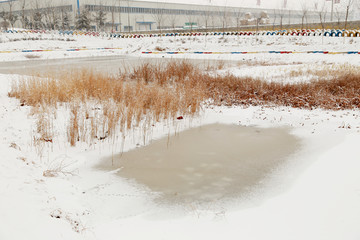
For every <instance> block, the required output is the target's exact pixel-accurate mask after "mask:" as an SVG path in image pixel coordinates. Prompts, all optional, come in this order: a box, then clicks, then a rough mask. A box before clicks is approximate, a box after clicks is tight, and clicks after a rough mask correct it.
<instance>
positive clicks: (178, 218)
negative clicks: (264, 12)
mask: <svg viewBox="0 0 360 240" xmlns="http://www.w3.org/2000/svg"><path fill="white" fill-rule="evenodd" d="M15 37H16V34H15V35H14V34H2V35H0V39H1V43H0V51H13V50H21V49H53V50H54V49H56V51H54V52H38V53H20V52H17V53H0V61H1V62H4V61H18V60H25V59H29V60H32V59H31V58H29V57H26V55H27V54H35V55H37V56H38V58H40V59H53V58H64V57H93V56H108V55H120V54H128V55H131V56H142V57H149V56H148V55H142V54H141V52H142V51H156V49H155V48H156V47H162V48H165V49H166V51H234V50H235V51H255V50H256V51H263V50H264V51H265V50H291V51H307V50H326V51H347V50H351V51H358V50H360V40H358V39H356V38H354V39H352V38H346V39H345V40H344V39H343V38H324V39H322V38H321V37H320V38H318V37H304V38H302V37H288V36H280V37H279V36H276V37H267V36H264V37H261V38H260V37H259V38H260V40H259V39H258V40H256V37H252V36H251V37H239V38H238V37H226V38H225V39H222V38H220V37H208V38H207V39H206V41H205V39H204V38H203V37H191V38H188V37H186V38H172V37H168V38H167V37H163V38H144V39H101V38H95V37H85V36H79V37H74V38H73V40H74V41H59V40H56V39H55V38H58V36H54V39H55V40H52V39H47V40H26V41H10V40H9V39H11V38H15ZM259 41H261V42H259ZM84 47H86V48H104V47H109V48H122V49H121V50H100V51H98V50H87V51H79V52H67V51H66V49H70V48H84ZM154 56H156V57H159V56H161V57H162V56H165V57H186V58H214V59H222V60H234V61H237V62H240V64H239V65H238V67H236V68H234V66H232V67H231V68H228V67H227V66H226V65H225V66H222V67H221V68H222V69H221V70H219V71H218V73H220V74H222V73H224V72H232V73H234V74H236V75H239V76H247V75H251V76H255V77H258V78H263V79H265V80H267V81H286V82H291V81H296V82H298V81H306V80H308V79H309V78H310V77H309V75H306V74H305V75H304V76H303V79H301V76H298V75H296V74H294V73H292V72H293V71H300V70H301V71H304V72H307V71H308V69H314V68H315V69H319V68H324V69H325V70H326V69H327V67H328V68H330V69H331V68H333V69H336V67H337V65H336V64H339V63H341V64H343V63H346V64H352V65H355V66H358V65H359V64H360V61H359V59H360V56H358V55H331V56H330V55H314V54H293V55H272V54H252V55H226V54H220V55H207V56H204V55H191V54H188V55H177V56H170V55H167V54H164V55H162V54H160V55H158V54H157V55H153V56H152V57H154ZM35 61H36V60H35ZM327 64H335V65H330V66H326V65H327ZM299 69H300V70H299ZM349 69H350V68H349ZM291 74H292V75H291ZM294 75H296V76H295V77H293V78H290V77H289V76H294ZM285 76H287V77H288V79H284V77H285ZM18 78H19V76H17V75H4V74H0V102H1V106H0V118H1V125H0V132H1V135H2V138H0V149H1V151H0V154H1V161H0V226H1V227H0V239H6V240H10V239H16V240H19V239H66V240H68V239H89V240H92V239H104V240H105V239H106V240H109V239H120V238H122V239H145V238H146V239H219V238H221V239H277V240H278V239H286V240H287V239H316V240H319V239H324V240H329V239H334V240H335V239H347V240H348V239H349V240H358V239H360V227H359V226H360V174H359V172H360V149H359V147H358V146H359V143H360V112H359V109H355V110H343V111H327V110H321V109H317V110H311V111H310V110H301V109H293V108H288V107H261V106H256V107H248V108H243V107H213V108H204V109H203V111H202V112H201V114H200V116H198V117H195V118H194V119H184V120H179V121H176V122H175V123H173V124H168V123H158V124H157V125H155V126H154V127H153V129H152V131H151V132H152V135H151V137H152V138H153V139H158V138H161V137H165V136H167V134H168V133H169V131H170V132H174V131H175V130H174V129H177V130H179V129H180V130H182V129H187V128H189V127H196V126H200V125H204V124H210V123H215V122H218V123H225V124H240V125H244V126H258V127H262V128H269V127H284V126H285V127H288V128H289V129H290V132H291V134H293V135H294V136H296V137H298V138H299V139H300V140H301V146H299V150H298V151H297V152H296V153H294V154H293V155H292V156H291V157H290V159H288V161H287V163H286V164H284V165H283V166H282V167H281V168H279V169H276V171H275V172H274V174H273V175H272V176H269V177H268V178H267V179H266V181H267V182H266V184H265V187H263V188H261V189H254V191H253V192H252V193H250V195H248V196H245V197H243V198H241V199H239V200H238V201H235V202H232V203H226V204H224V203H221V202H219V203H218V202H215V203H213V204H212V205H209V204H205V205H201V204H194V205H191V206H188V205H185V206H180V207H179V206H176V207H175V206H174V207H169V206H162V205H161V204H158V203H156V202H155V201H153V199H154V193H151V192H149V191H148V190H147V189H145V188H143V187H140V186H138V185H135V184H133V183H129V182H128V181H126V180H125V179H121V178H119V177H118V176H117V174H116V172H117V171H111V172H104V171H101V170H98V169H96V168H95V166H96V165H97V164H99V162H101V161H102V160H103V159H104V158H106V157H108V156H109V155H110V156H111V155H112V154H113V148H112V146H111V144H109V143H107V142H104V143H101V142H99V143H98V144H97V145H95V146H86V145H79V146H77V147H70V146H68V144H67V143H65V142H63V143H62V142H54V143H46V144H42V145H41V144H40V145H39V144H36V143H34V141H33V137H34V125H35V121H36V119H35V117H34V116H33V115H32V114H31V108H30V107H27V106H20V103H19V101H18V100H16V99H12V98H9V97H8V96H7V93H8V91H9V89H10V84H11V82H12V81H14V80H16V79H18ZM61 117H62V115H61V114H59V115H58V120H57V122H56V123H55V126H54V129H57V130H58V131H59V134H60V132H61V130H63V129H64V124H63V123H62V122H61ZM175 126H176V127H175ZM138 132H140V131H137V130H136V129H134V131H133V132H132V133H131V136H132V140H130V141H127V142H126V144H125V146H124V150H125V151H127V150H129V149H133V148H135V147H136V146H137V144H139V142H141V140H140V139H139V138H140V136H139V134H138ZM140 144H141V143H140ZM284 147H286V146H284ZM259 151H261V149H259ZM39 153H41V157H39Z"/></svg>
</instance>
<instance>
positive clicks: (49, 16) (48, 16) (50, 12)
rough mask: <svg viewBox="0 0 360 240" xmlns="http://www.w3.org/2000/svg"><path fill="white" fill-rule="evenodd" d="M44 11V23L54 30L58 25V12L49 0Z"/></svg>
mask: <svg viewBox="0 0 360 240" xmlns="http://www.w3.org/2000/svg"><path fill="white" fill-rule="evenodd" d="M45 7H46V11H44V17H45V23H46V24H45V25H46V27H47V28H48V29H52V30H55V29H57V28H58V27H59V12H58V9H56V7H55V6H54V5H53V3H52V2H51V1H48V2H47V3H46V5H45Z"/></svg>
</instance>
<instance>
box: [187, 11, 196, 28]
mask: <svg viewBox="0 0 360 240" xmlns="http://www.w3.org/2000/svg"><path fill="white" fill-rule="evenodd" d="M186 19H187V21H188V22H187V24H188V25H189V27H190V31H191V32H192V30H193V27H194V20H195V15H194V12H193V11H192V10H187V11H186Z"/></svg>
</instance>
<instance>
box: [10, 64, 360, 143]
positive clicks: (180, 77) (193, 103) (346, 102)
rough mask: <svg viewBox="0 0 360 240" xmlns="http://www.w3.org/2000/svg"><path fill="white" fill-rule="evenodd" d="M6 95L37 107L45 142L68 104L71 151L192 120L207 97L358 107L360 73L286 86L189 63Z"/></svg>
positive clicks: (73, 77) (35, 85)
mask: <svg viewBox="0 0 360 240" xmlns="http://www.w3.org/2000/svg"><path fill="white" fill-rule="evenodd" d="M318 79H320V80H318ZM9 96H10V97H16V98H18V99H20V102H21V104H22V105H29V106H33V107H35V108H37V109H38V110H37V112H39V113H38V114H37V116H38V118H39V120H38V123H39V126H40V125H41V126H40V127H38V133H39V135H40V137H39V138H40V139H44V140H46V141H50V140H51V135H52V134H53V132H54V131H53V130H51V129H50V128H51V124H50V125H49V124H47V123H46V121H49V122H51V119H49V118H51V117H53V118H55V117H56V111H50V110H48V109H49V108H52V109H56V108H59V107H64V106H65V108H66V109H67V112H68V115H69V117H68V118H67V119H68V122H67V123H66V124H67V126H68V127H67V137H68V141H69V143H70V144H71V145H72V146H74V145H75V144H76V142H78V141H81V142H86V143H90V144H91V143H92V142H93V141H94V140H96V139H98V140H104V139H112V140H114V139H116V138H117V136H118V135H119V133H124V132H126V131H127V130H129V129H132V128H133V127H136V126H139V124H140V123H141V124H144V126H148V127H150V126H151V125H153V124H154V123H156V122H159V121H161V120H166V119H176V118H177V117H178V116H193V115H194V114H196V113H198V112H199V110H200V108H201V105H202V103H204V102H205V100H209V99H210V100H211V101H207V102H212V104H214V105H227V106H232V105H246V106H249V105H272V106H274V105H275V106H277V105H282V106H290V107H295V108H306V109H313V108H323V109H331V110H340V109H352V108H360V76H359V75H358V74H357V72H356V71H355V73H354V71H352V70H351V71H342V72H341V73H340V74H339V75H333V76H331V79H329V74H324V78H323V79H322V77H321V74H320V76H318V77H317V80H316V81H315V80H314V81H312V82H307V83H297V84H289V83H287V84H285V83H279V82H270V83H269V82H265V81H261V80H259V79H253V78H251V77H245V78H239V77H235V76H233V75H231V74H228V75H226V76H223V75H215V76H214V75H209V74H206V73H204V72H202V71H200V70H199V69H197V68H196V67H195V66H193V65H192V64H190V63H188V62H186V61H182V62H170V63H168V64H167V65H151V64H148V63H146V64H143V65H141V66H139V67H135V68H134V69H133V70H132V71H129V72H125V73H121V74H120V75H119V76H116V77H114V76H108V75H105V74H101V73H96V72H92V71H88V70H82V71H75V72H67V73H66V74H64V77H62V78H55V77H46V78H44V77H43V78H39V77H32V78H30V79H23V80H20V81H17V82H15V83H14V84H13V86H12V89H11V91H10V92H9ZM41 109H43V110H41ZM45 111H47V112H48V114H45V113H44V112H45ZM44 114H45V115H44ZM44 127H45V130H44V129H43V128H44ZM145 132H146V131H144V134H146V133H145Z"/></svg>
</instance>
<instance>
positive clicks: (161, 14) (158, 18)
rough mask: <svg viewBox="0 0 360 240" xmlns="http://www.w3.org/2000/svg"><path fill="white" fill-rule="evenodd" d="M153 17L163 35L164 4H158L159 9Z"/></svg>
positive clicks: (155, 10)
mask: <svg viewBox="0 0 360 240" xmlns="http://www.w3.org/2000/svg"><path fill="white" fill-rule="evenodd" d="M152 16H153V18H154V20H155V22H156V24H157V28H158V29H159V30H160V33H161V32H162V28H163V26H162V24H163V22H164V21H165V11H164V3H162V4H160V3H157V8H156V9H154V12H153V14H152Z"/></svg>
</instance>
